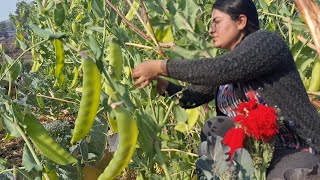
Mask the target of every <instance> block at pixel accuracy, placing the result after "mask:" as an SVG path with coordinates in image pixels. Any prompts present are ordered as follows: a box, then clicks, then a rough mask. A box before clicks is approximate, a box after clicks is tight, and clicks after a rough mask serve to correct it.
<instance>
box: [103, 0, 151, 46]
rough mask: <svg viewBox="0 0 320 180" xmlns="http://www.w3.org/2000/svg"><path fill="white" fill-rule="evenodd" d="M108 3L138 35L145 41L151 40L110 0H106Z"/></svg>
mask: <svg viewBox="0 0 320 180" xmlns="http://www.w3.org/2000/svg"><path fill="white" fill-rule="evenodd" d="M105 1H106V3H107V4H108V5H109V6H110V7H111V9H113V10H114V11H115V12H116V13H117V14H118V15H119V16H120V17H121V19H122V20H123V21H124V22H125V23H126V24H127V25H128V26H130V27H131V28H132V29H133V30H134V31H135V32H136V33H137V34H139V35H140V36H141V37H143V38H144V39H145V40H150V37H149V36H148V35H146V34H145V33H144V32H142V31H141V30H140V29H139V28H137V27H136V26H135V25H133V24H132V23H131V22H130V21H128V19H127V18H126V17H125V15H123V14H122V13H121V12H120V11H119V10H118V9H117V8H116V7H114V6H113V4H112V3H111V2H110V1H109V0H105Z"/></svg>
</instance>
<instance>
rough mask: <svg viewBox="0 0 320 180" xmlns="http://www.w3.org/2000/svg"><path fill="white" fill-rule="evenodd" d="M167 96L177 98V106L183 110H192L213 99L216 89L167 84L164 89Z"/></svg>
mask: <svg viewBox="0 0 320 180" xmlns="http://www.w3.org/2000/svg"><path fill="white" fill-rule="evenodd" d="M166 93H167V94H168V95H169V96H175V97H177V98H179V104H180V106H181V107H183V108H187V109H188V108H194V107H197V106H200V105H202V104H205V103H207V102H209V101H211V100H213V99H214V97H215V93H216V88H215V87H212V86H202V85H190V86H187V87H184V86H179V85H176V84H174V83H172V82H169V85H168V87H167V89H166Z"/></svg>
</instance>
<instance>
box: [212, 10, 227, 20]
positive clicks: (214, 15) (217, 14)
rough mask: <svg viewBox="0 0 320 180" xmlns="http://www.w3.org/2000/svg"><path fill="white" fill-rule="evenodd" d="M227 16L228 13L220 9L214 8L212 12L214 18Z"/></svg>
mask: <svg viewBox="0 0 320 180" xmlns="http://www.w3.org/2000/svg"><path fill="white" fill-rule="evenodd" d="M227 16H228V14H226V13H224V12H222V11H220V10H218V9H213V10H212V14H211V18H212V19H218V18H223V17H227Z"/></svg>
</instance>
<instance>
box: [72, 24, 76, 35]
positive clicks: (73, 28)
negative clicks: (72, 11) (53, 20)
mask: <svg viewBox="0 0 320 180" xmlns="http://www.w3.org/2000/svg"><path fill="white" fill-rule="evenodd" d="M71 30H72V32H73V33H74V34H75V33H77V23H76V22H72V24H71Z"/></svg>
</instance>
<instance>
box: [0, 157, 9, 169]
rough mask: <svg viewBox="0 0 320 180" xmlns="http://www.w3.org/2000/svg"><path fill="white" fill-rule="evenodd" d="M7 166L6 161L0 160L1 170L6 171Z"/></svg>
mask: <svg viewBox="0 0 320 180" xmlns="http://www.w3.org/2000/svg"><path fill="white" fill-rule="evenodd" d="M7 165H8V162H7V161H6V160H5V159H3V158H0V170H5V169H6V167H7Z"/></svg>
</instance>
